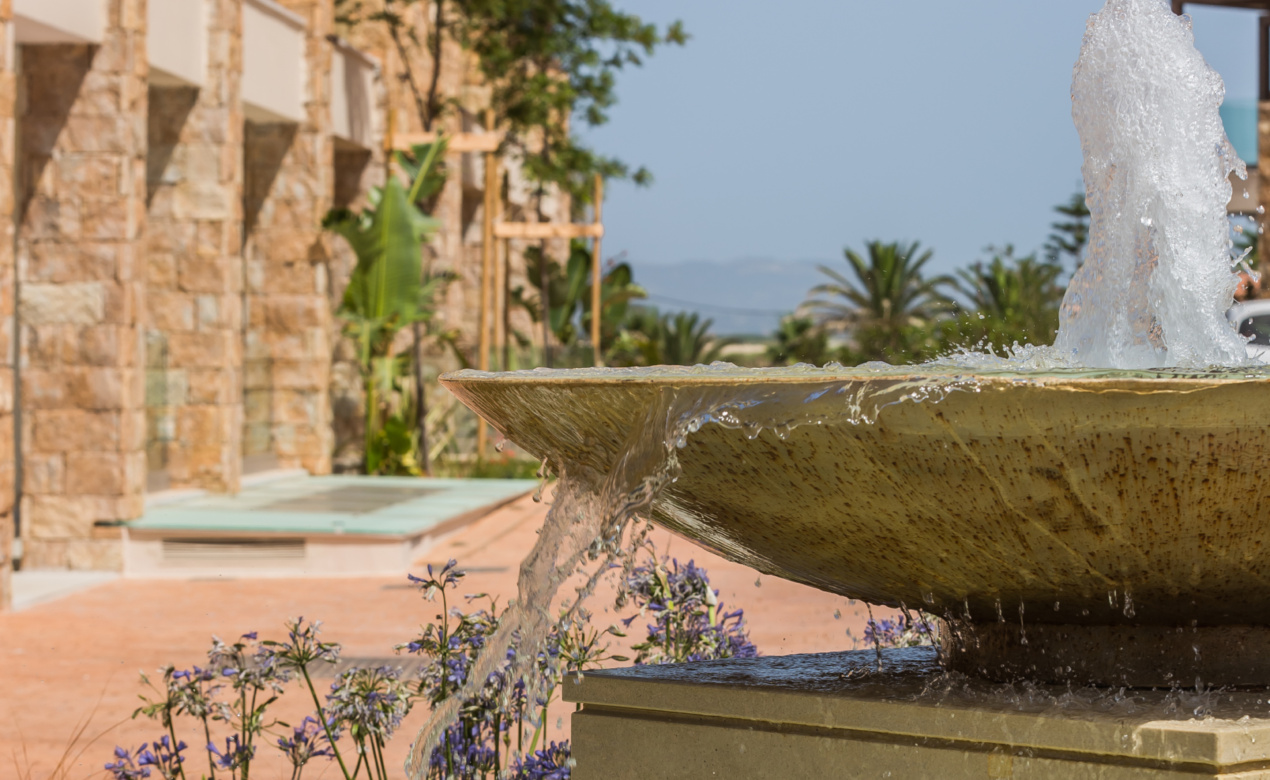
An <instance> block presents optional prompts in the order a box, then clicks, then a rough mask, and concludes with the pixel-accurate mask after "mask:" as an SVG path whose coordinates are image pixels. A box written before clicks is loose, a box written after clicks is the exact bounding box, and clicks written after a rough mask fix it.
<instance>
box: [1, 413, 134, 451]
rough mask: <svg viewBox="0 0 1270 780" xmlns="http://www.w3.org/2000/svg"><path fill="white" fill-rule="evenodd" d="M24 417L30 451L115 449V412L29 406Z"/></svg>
mask: <svg viewBox="0 0 1270 780" xmlns="http://www.w3.org/2000/svg"><path fill="white" fill-rule="evenodd" d="M25 418H26V420H27V422H28V423H29V424H30V430H31V434H30V436H29V439H28V442H27V443H26V444H27V447H28V448H29V451H30V452H31V453H32V454H34V453H45V454H52V453H62V452H115V451H117V450H118V449H119V445H120V426H119V423H120V421H121V417H120V415H119V414H118V413H117V412H89V411H85V410H82V409H56V410H31V411H29V412H27V413H26V414H25Z"/></svg>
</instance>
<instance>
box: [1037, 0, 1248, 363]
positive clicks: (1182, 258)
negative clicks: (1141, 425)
mask: <svg viewBox="0 0 1270 780" xmlns="http://www.w3.org/2000/svg"><path fill="white" fill-rule="evenodd" d="M1224 97H1225V87H1224V85H1223V84H1222V80H1221V77H1220V76H1218V75H1217V73H1216V72H1215V71H1213V69H1212V68H1210V67H1209V66H1208V64H1207V63H1206V62H1205V61H1204V58H1203V57H1202V56H1201V55H1200V53H1199V52H1198V51H1197V50H1196V49H1195V40H1194V34H1193V33H1192V31H1191V26H1190V22H1189V20H1187V19H1186V18H1184V17H1179V16H1176V15H1174V14H1173V12H1172V11H1171V10H1170V8H1169V6H1168V4H1167V3H1165V2H1163V0H1108V2H1107V5H1106V6H1105V7H1104V8H1103V10H1102V11H1100V12H1099V13H1097V14H1095V15H1093V16H1092V17H1091V18H1090V20H1089V24H1088V27H1087V28H1086V31H1085V40H1084V45H1083V46H1082V48H1081V54H1080V60H1079V61H1078V62H1077V64H1076V69H1075V72H1074V75H1073V79H1072V117H1073V119H1074V120H1075V122H1076V129H1077V130H1078V132H1079V133H1080V139H1081V150H1082V152H1083V153H1084V157H1085V162H1084V166H1083V168H1082V171H1083V173H1084V177H1085V197H1086V200H1087V201H1088V204H1089V211H1090V239H1089V257H1088V259H1087V260H1086V261H1085V264H1084V265H1083V266H1082V267H1081V268H1080V270H1079V271H1078V272H1077V273H1076V275H1075V277H1074V278H1073V279H1072V282H1071V284H1070V285H1069V286H1068V288H1067V295H1066V297H1065V298H1064V300H1063V307H1062V313H1061V325H1060V327H1059V332H1058V338H1057V341H1056V342H1055V344H1054V348H1055V352H1057V353H1058V355H1059V356H1061V357H1062V358H1064V359H1069V360H1071V361H1072V362H1074V363H1077V364H1079V365H1083V366H1091V367H1105V368H1148V367H1153V366H1177V367H1192V368H1198V367H1205V366H1211V365H1237V364H1240V363H1243V362H1245V361H1246V355H1245V346H1244V343H1243V341H1242V339H1240V337H1239V335H1238V334H1237V333H1235V331H1234V330H1232V329H1231V327H1230V326H1229V325H1228V324H1227V322H1226V319H1225V313H1226V310H1227V309H1228V308H1229V307H1230V305H1231V302H1232V300H1233V296H1234V292H1235V288H1236V286H1237V284H1238V278H1237V276H1236V275H1235V274H1234V273H1233V271H1232V268H1231V263H1230V259H1229V254H1228V252H1227V246H1226V245H1227V242H1228V240H1229V236H1228V229H1229V228H1228V223H1227V219H1226V205H1227V204H1228V203H1229V202H1230V196H1231V186H1230V181H1229V178H1228V177H1229V175H1230V174H1231V173H1232V172H1237V173H1238V174H1239V176H1240V177H1242V178H1247V171H1246V170H1245V167H1244V164H1243V162H1242V161H1241V160H1240V159H1239V156H1238V155H1237V154H1235V150H1234V148H1233V147H1232V146H1231V144H1230V141H1229V140H1227V138H1226V132H1225V130H1224V128H1223V126H1222V122H1221V117H1220V116H1219V114H1218V108H1219V107H1220V106H1221V103H1222V100H1223V98H1224Z"/></svg>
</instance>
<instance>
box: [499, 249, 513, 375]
mask: <svg viewBox="0 0 1270 780" xmlns="http://www.w3.org/2000/svg"><path fill="white" fill-rule="evenodd" d="M501 246H502V248H503V253H502V266H503V324H502V328H503V370H504V371H510V370H511V367H512V307H511V300H512V248H511V243H510V242H509V241H504V242H503V243H502V244H501Z"/></svg>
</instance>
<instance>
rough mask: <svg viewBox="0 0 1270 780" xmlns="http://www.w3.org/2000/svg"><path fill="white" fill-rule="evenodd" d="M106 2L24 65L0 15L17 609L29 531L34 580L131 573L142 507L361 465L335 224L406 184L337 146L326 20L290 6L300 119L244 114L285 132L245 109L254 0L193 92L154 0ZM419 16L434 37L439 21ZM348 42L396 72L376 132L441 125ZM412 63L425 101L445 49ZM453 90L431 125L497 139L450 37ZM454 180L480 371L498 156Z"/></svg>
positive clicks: (516, 211)
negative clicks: (85, 28) (170, 55)
mask: <svg viewBox="0 0 1270 780" xmlns="http://www.w3.org/2000/svg"><path fill="white" fill-rule="evenodd" d="M103 1H104V2H106V7H107V9H108V14H107V16H108V25H107V29H106V30H105V34H104V38H103V40H102V42H101V43H100V44H96V45H87V44H84V45H72V44H38V45H21V46H19V47H17V49H16V50H14V49H12V48H11V47H10V46H9V45H8V43H9V42H7V41H4V40H3V39H2V36H3V35H6V34H8V33H9V32H10V31H11V27H9V26H7V25H5V24H4V21H5V19H7V18H8V15H9V14H10V3H11V2H12V0H0V234H3V235H0V609H3V608H5V605H6V604H7V603H8V599H9V598H10V596H9V585H8V576H9V575H8V572H9V559H10V551H9V547H10V545H11V542H12V530H11V529H12V523H13V521H14V519H15V515H16V517H17V519H19V520H20V521H21V538H22V542H23V548H24V555H23V558H22V565H23V567H24V568H30V569H39V568H107V569H109V568H117V567H119V566H120V564H121V556H120V549H119V544H120V537H121V530H120V524H121V523H123V522H126V521H127V520H129V519H131V518H135V517H137V516H139V515H140V514H141V512H142V510H143V508H144V501H145V497H146V493H147V491H148V490H149V491H154V490H160V489H165V488H201V489H206V490H210V491H215V492H234V491H236V490H237V489H238V488H239V486H240V484H241V476H242V474H243V473H245V472H246V471H253V470H259V469H264V468H276V467H283V468H293V467H302V468H305V469H307V470H309V471H310V472H312V473H317V474H321V473H326V472H328V471H330V470H331V467H332V458H333V455H334V454H335V452H336V449H337V444H338V445H339V446H340V447H343V448H344V449H346V450H347V452H345V453H344V457H345V460H347V461H348V463H349V464H351V465H353V466H356V465H357V464H358V462H359V460H360V446H361V440H362V430H361V424H362V414H361V411H362V410H361V400H362V399H361V382H360V377H359V376H358V372H357V367H356V362H355V360H354V355H353V352H352V350H351V348H350V345H348V344H347V342H345V341H344V340H343V339H342V337H341V336H340V325H341V323H339V322H338V320H337V319H336V318H335V317H334V312H335V310H336V309H337V308H338V305H339V302H340V298H341V296H342V294H343V289H344V286H345V285H346V284H347V279H348V276H349V274H350V273H351V271H352V268H353V266H354V264H355V262H356V258H355V257H354V256H353V253H352V252H351V250H350V249H349V247H348V246H347V245H346V244H345V243H344V242H343V240H342V239H339V238H337V237H334V236H332V235H330V234H327V233H324V232H323V231H322V229H321V227H320V226H321V221H322V218H323V216H324V215H325V214H326V213H327V211H328V210H329V209H330V208H331V207H332V206H349V207H353V208H360V207H363V206H364V205H365V203H366V193H367V192H368V191H369V190H370V188H371V187H373V186H377V185H380V184H382V182H383V180H384V177H385V176H386V175H389V171H390V170H391V166H390V164H389V161H388V160H387V159H386V158H387V153H386V151H385V149H383V148H379V147H378V144H379V143H380V141H375V142H374V144H375V145H376V148H370V149H366V148H361V147H359V146H357V145H356V144H354V143H353V142H351V141H347V140H341V139H337V138H335V137H334V136H333V132H334V131H333V128H334V127H335V123H333V121H332V118H331V116H330V111H331V106H332V105H333V99H332V90H333V89H337V88H341V86H343V85H333V84H332V83H331V71H332V67H331V65H332V57H333V56H335V52H336V51H337V47H338V46H340V45H342V44H339V43H337V42H335V41H334V40H333V35H332V34H333V33H334V32H337V30H336V28H335V21H334V6H333V4H332V3H331V2H330V0H283V2H282V5H283V6H284V7H285V8H287V9H288V10H289V11H291V12H292V13H294V14H297V15H299V16H300V17H301V18H302V19H303V22H304V25H305V36H306V37H305V41H306V44H305V66H306V73H307V84H306V85H305V93H304V94H305V98H304V112H303V117H302V118H301V121H299V122H298V123H296V122H292V123H286V122H277V123H272V122H265V123H260V122H253V121H249V120H248V118H247V116H248V114H249V113H250V114H251V116H253V117H256V118H259V117H260V116H264V115H272V114H269V112H267V111H266V112H262V113H256V112H255V109H252V110H251V111H248V106H247V105H246V104H245V103H244V98H243V93H244V83H245V79H247V78H248V77H249V74H246V75H245V74H244V72H243V69H244V59H245V57H244V51H243V40H242V36H243V24H244V10H243V9H244V2H245V0H205V2H206V7H207V11H208V28H207V32H206V34H207V50H206V51H207V70H206V72H205V73H204V74H203V76H204V78H203V79H202V83H201V85H200V86H198V87H194V86H177V83H178V81H177V77H175V76H168V75H165V74H163V73H156V78H155V80H153V81H152V80H151V79H150V75H151V74H150V73H149V68H148V65H147V55H146V41H145V39H146V35H147V32H148V31H147V30H146V29H145V22H146V19H147V13H146V3H147V0H103ZM159 1H162V0H149V2H159ZM411 9H412V10H411V11H410V13H411V14H412V15H413V16H412V19H413V23H415V24H416V33H417V37H418V40H419V41H420V42H424V41H426V40H427V37H428V19H427V17H426V15H425V13H424V12H425V11H426V10H427V8H426V6H425V4H415V5H412V6H411ZM338 32H341V33H344V32H348V31H343V30H340V31H338ZM350 37H352V38H353V40H352V41H351V43H352V44H353V45H354V47H356V48H357V49H359V50H360V51H362V52H365V53H367V54H369V55H370V56H372V57H374V58H376V59H377V60H378V61H379V62H380V63H381V64H382V73H381V78H380V81H379V83H378V84H377V85H375V87H374V89H376V90H378V95H379V97H378V100H379V102H378V104H377V105H376V106H375V110H374V115H375V119H374V120H373V121H372V124H378V125H379V126H378V127H376V128H374V133H372V135H373V136H374V137H376V138H382V137H383V135H384V134H385V133H386V131H387V129H388V127H389V126H391V127H392V128H393V129H394V130H395V131H396V133H397V134H400V133H407V132H412V131H418V130H420V129H422V126H421V121H420V117H419V115H418V112H417V110H416V106H415V101H414V97H413V95H412V94H410V92H409V90H408V87H407V85H406V82H405V81H404V80H403V79H402V78H401V74H402V65H401V62H400V61H399V60H398V57H397V52H396V50H395V48H394V47H393V46H392V45H391V42H390V41H389V40H388V39H387V37H386V36H385V35H384V34H383V30H382V28H380V29H379V30H378V31H376V30H375V29H373V26H368V27H365V28H362V29H361V30H360V31H357V32H356V33H355V34H352V33H350ZM411 47H412V48H414V51H413V52H412V53H411V56H412V57H413V58H414V59H415V65H416V69H415V75H416V77H417V79H418V81H419V82H420V83H421V84H424V85H426V84H427V82H428V81H429V75H430V73H429V71H430V69H431V67H432V63H431V61H430V59H429V54H428V52H427V50H426V48H424V47H422V46H419V47H415V44H411ZM6 52H16V55H15V56H8V55H7V54H5V53H6ZM187 76H188V74H187ZM359 84H360V86H358V89H361V90H362V94H364V93H365V83H364V82H359ZM440 86H441V92H442V94H443V95H444V96H445V97H446V98H447V99H448V98H451V97H455V96H457V104H458V110H453V109H452V108H451V109H447V113H446V115H445V116H444V117H443V118H442V119H441V120H440V121H439V123H438V126H437V127H436V128H434V129H440V130H442V131H443V132H446V133H458V132H472V131H479V130H481V129H483V128H482V127H481V126H480V121H481V117H482V114H483V110H484V108H485V106H486V105H487V104H488V100H489V90H488V88H487V87H485V86H483V85H482V84H481V83H480V78H479V73H478V70H477V68H476V67H475V63H474V61H473V60H472V58H471V56H470V55H468V54H466V53H465V52H463V51H462V50H461V48H460V47H458V45H457V44H454V43H453V42H447V43H446V49H445V52H444V54H443V62H442V67H441V74H440ZM347 94H350V93H346V95H347ZM278 116H281V115H278ZM363 119H364V118H363ZM359 121H362V124H360V125H358V128H359V129H358V130H357V131H356V132H353V131H352V130H351V124H350V134H351V135H356V134H359V133H360V132H361V130H360V128H363V127H365V126H366V123H365V122H364V121H363V120H361V119H359ZM357 137H359V138H363V139H365V136H364V135H357ZM446 163H447V165H448V167H449V178H448V182H447V185H446V187H445V189H444V191H443V192H442V193H441V194H440V195H439V196H438V197H437V200H436V204H435V214H436V216H437V217H438V218H439V220H440V222H441V223H442V228H441V229H440V231H439V233H438V235H437V237H436V240H435V241H434V242H433V244H432V245H431V246H430V247H429V249H428V252H429V260H430V262H431V263H432V267H433V270H434V271H437V272H450V273H452V274H453V275H454V276H455V277H456V281H455V282H453V283H452V284H450V285H449V286H448V288H447V289H446V290H445V292H444V294H443V296H442V301H441V304H440V314H439V316H438V319H437V321H436V323H435V327H437V328H439V329H458V331H459V333H460V336H459V344H460V347H461V348H462V349H464V350H465V351H466V352H468V353H469V354H473V353H474V352H475V347H476V343H477V323H476V320H477V313H478V308H479V300H480V296H479V284H480V279H481V256H482V247H481V238H482V236H481V222H482V219H483V213H482V210H483V208H484V205H483V204H484V194H485V193H484V190H483V188H484V186H485V181H484V161H483V158H482V156H481V155H477V154H466V155H460V154H452V155H450V156H449V157H448V159H447V161H446ZM505 167H510V168H511V169H512V170H511V172H509V173H506V175H505V177H504V178H505V181H504V182H503V183H502V184H501V185H500V189H501V190H506V191H507V192H508V193H509V198H510V201H511V202H510V203H509V204H508V208H507V209H506V210H504V213H505V214H506V215H507V217H508V218H510V219H521V218H523V217H524V216H525V214H526V213H527V209H528V204H527V202H526V201H525V200H524V198H523V197H522V196H523V192H522V190H523V189H524V188H523V187H519V186H518V185H517V184H516V182H517V176H516V174H515V170H514V168H515V166H514V165H513V166H505ZM13 195H16V197H13ZM554 204H555V205H554V206H552V207H551V209H549V210H551V211H552V213H553V214H554V215H556V216H557V217H559V216H560V215H563V216H565V217H567V211H568V210H567V207H566V206H567V204H564V205H563V206H562V205H561V203H560V202H558V201H555V202H554ZM6 215H7V216H9V217H10V218H8V219H6ZM15 247H16V251H14V250H15ZM519 249H520V248H517V250H516V251H514V252H513V253H512V255H511V258H510V265H511V267H512V275H513V286H516V284H517V283H519V282H518V280H520V279H522V278H523V261H522V260H521V255H520V251H519ZM15 309H16V311H15ZM518 316H523V315H520V314H518ZM15 323H18V324H17V326H16V332H15V330H14V328H15ZM523 330H524V331H525V332H526V333H528V332H529V328H528V327H523ZM402 338H403V342H402V343H401V344H400V346H401V347H403V348H408V345H409V336H408V335H407V334H403V337H402ZM426 358H427V360H428V362H429V369H428V374H429V376H435V374H436V373H437V372H439V371H440V370H443V369H448V368H452V367H454V366H455V365H456V362H455V360H454V359H453V357H452V356H450V355H449V354H448V353H447V352H446V351H444V350H442V349H441V348H440V347H439V346H437V345H436V344H435V343H433V344H432V345H431V347H430V350H429V351H428V353H427V354H426ZM15 384H16V387H15ZM443 398H444V393H443V391H440V390H436V392H435V394H434V395H433V397H432V401H433V402H434V403H435V402H439V401H440V400H442V399H443ZM15 412H16V413H15ZM15 426H16V428H17V430H16V431H15ZM15 434H20V435H15ZM15 439H17V442H16V443H15V441H14V440H15ZM345 445H347V446H345ZM15 448H17V449H19V450H20V452H17V451H15ZM5 452H7V453H10V456H8V457H6V456H4V455H3V454H2V453H5ZM15 477H16V478H17V479H18V480H20V485H18V486H15V485H14V484H13V482H14V480H15ZM147 477H152V479H151V480H150V483H149V484H148V485H147ZM15 493H17V494H18V495H20V497H21V500H20V503H19V504H18V505H17V506H16V509H18V510H20V511H19V512H16V513H15V511H14V510H15V506H14V501H13V499H14V496H15Z"/></svg>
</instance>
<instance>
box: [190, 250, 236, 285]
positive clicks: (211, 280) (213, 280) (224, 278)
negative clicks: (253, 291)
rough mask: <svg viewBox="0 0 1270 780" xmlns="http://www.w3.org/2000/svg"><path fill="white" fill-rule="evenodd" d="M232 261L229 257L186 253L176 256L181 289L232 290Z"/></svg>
mask: <svg viewBox="0 0 1270 780" xmlns="http://www.w3.org/2000/svg"><path fill="white" fill-rule="evenodd" d="M232 266H233V263H231V262H230V260H229V258H223V257H216V258H213V257H207V256H201V255H186V256H183V257H178V258H177V272H178V274H179V280H180V286H181V289H182V290H184V291H186V292H192V293H227V292H232V291H233V290H234V288H235V287H236V285H235V284H234V283H233V279H234V270H233V267H232Z"/></svg>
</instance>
